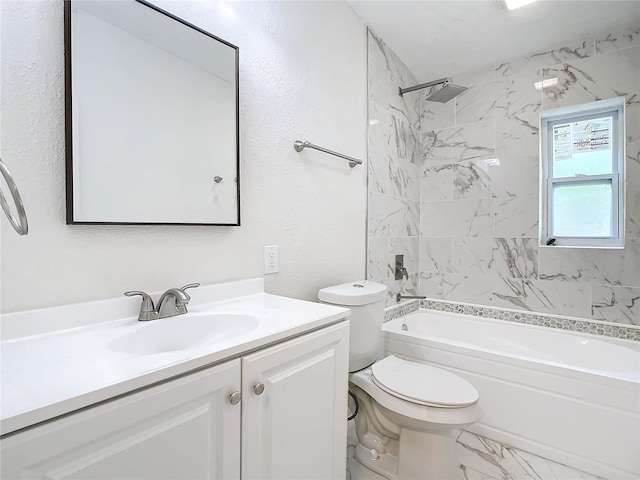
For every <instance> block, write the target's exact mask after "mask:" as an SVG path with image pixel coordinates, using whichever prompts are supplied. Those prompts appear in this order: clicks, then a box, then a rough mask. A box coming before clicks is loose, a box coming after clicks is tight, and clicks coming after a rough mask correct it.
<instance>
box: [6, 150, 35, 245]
mask: <svg viewBox="0 0 640 480" xmlns="http://www.w3.org/2000/svg"><path fill="white" fill-rule="evenodd" d="M0 172H2V176H3V177H4V180H5V182H7V186H8V187H9V191H10V192H11V196H12V197H13V201H14V203H15V204H16V209H17V210H18V219H19V220H16V217H14V216H13V213H12V212H11V208H9V204H8V203H7V199H6V198H5V197H4V194H3V193H2V189H0V204H1V205H2V210H4V213H5V214H6V215H7V218H8V219H9V222H10V223H11V226H12V227H13V228H14V229H15V231H16V232H18V235H26V234H27V233H28V232H29V224H28V223H27V213H26V212H25V211H24V204H23V203H22V198H21V197H20V192H19V191H18V187H17V185H16V182H14V181H13V177H12V176H11V172H9V169H8V168H7V166H6V165H5V164H4V162H3V161H2V159H0Z"/></svg>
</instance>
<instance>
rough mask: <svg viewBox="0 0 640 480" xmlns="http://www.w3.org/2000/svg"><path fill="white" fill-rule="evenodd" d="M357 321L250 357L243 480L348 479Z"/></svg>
mask: <svg viewBox="0 0 640 480" xmlns="http://www.w3.org/2000/svg"><path fill="white" fill-rule="evenodd" d="M348 348H349V323H348V322H342V323H340V324H337V325H334V326H331V327H327V328H324V329H322V330H319V331H316V332H313V333H310V334H307V335H304V336H302V337H299V338H296V339H293V340H290V341H287V342H283V343H281V344H278V345H275V346H273V347H270V348H267V349H264V350H261V351H259V352H257V353H254V354H252V355H247V356H245V357H243V359H242V388H243V398H242V478H243V479H278V480H285V479H295V480H301V479H322V480H326V479H331V478H344V476H345V469H346V465H345V462H346V460H345V453H344V452H345V449H346V429H347V420H346V419H347V382H348V378H347V376H348V361H349V360H348Z"/></svg>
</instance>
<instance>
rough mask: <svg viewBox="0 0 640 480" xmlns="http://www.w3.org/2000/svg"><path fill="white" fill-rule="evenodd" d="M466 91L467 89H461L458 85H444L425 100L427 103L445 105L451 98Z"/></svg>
mask: <svg viewBox="0 0 640 480" xmlns="http://www.w3.org/2000/svg"><path fill="white" fill-rule="evenodd" d="M466 89H467V87H461V86H459V85H454V84H453V83H446V84H445V85H444V87H442V88H441V89H439V90H436V91H435V92H433V93H432V94H431V95H429V96H428V97H427V98H426V100H428V101H429V102H440V103H447V102H448V101H449V100H451V99H452V98H454V97H457V96H458V95H460V94H461V93H462V92H464V91H465V90H466Z"/></svg>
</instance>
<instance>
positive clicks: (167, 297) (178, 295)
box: [124, 283, 200, 322]
mask: <svg viewBox="0 0 640 480" xmlns="http://www.w3.org/2000/svg"><path fill="white" fill-rule="evenodd" d="M199 286H200V284H199V283H190V284H189V285H185V286H184V287H182V288H170V289H169V290H167V291H166V292H164V293H163V294H162V295H161V296H160V299H159V300H158V306H154V304H153V299H152V298H151V297H150V296H149V294H147V293H145V292H140V291H137V290H135V291H131V292H124V294H125V295H126V296H127V297H133V296H135V295H140V296H141V297H142V304H141V305H140V313H139V314H138V320H139V321H141V322H147V321H149V320H158V319H159V318H167V317H174V316H176V315H184V314H185V313H187V305H188V303H189V301H190V300H191V297H190V296H189V294H188V293H187V292H185V290H186V289H188V288H195V287H199Z"/></svg>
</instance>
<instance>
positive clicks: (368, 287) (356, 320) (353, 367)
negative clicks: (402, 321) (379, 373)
mask: <svg viewBox="0 0 640 480" xmlns="http://www.w3.org/2000/svg"><path fill="white" fill-rule="evenodd" d="M386 296H387V287H386V286H384V285H382V284H380V283H376V282H370V281H360V282H349V283H343V284H342V285H335V286H333V287H327V288H323V289H322V290H320V291H319V292H318V298H319V299H320V301H321V302H322V303H330V304H332V305H340V306H341V307H347V308H349V309H351V316H350V317H349V321H350V325H351V327H350V330H349V371H350V372H355V371H357V370H361V369H363V368H365V367H368V366H369V365H371V364H372V363H373V362H375V361H376V360H378V359H380V358H382V357H383V356H384V355H383V353H384V352H383V345H382V321H383V320H384V303H385V298H386Z"/></svg>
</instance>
